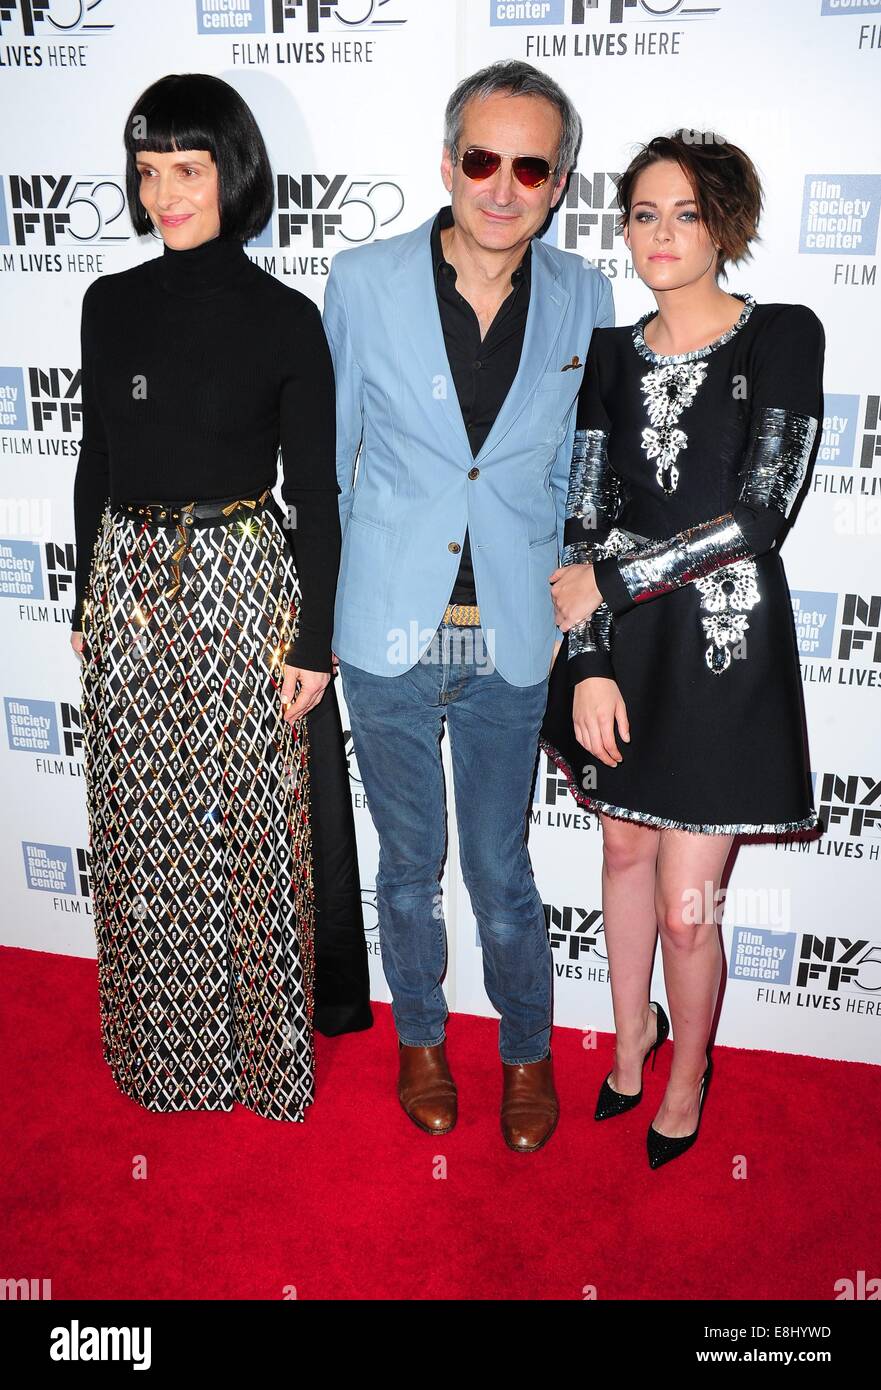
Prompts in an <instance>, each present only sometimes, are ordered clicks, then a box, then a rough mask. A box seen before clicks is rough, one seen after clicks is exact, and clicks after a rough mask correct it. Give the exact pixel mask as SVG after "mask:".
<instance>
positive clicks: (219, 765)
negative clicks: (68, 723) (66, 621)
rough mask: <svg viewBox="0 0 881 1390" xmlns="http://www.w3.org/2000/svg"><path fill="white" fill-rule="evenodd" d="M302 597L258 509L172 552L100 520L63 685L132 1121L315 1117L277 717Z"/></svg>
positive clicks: (156, 532)
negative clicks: (77, 663)
mask: <svg viewBox="0 0 881 1390" xmlns="http://www.w3.org/2000/svg"><path fill="white" fill-rule="evenodd" d="M184 534H186V537H187V541H186V544H185V546H184V547H181V537H182V536H183V535H184ZM182 549H183V551H184V553H183V554H181V551H182ZM178 581H179V582H178ZM299 596H300V591H299V585H298V581H297V574H296V570H295V567H294V561H293V556H292V554H291V550H290V547H289V545H288V543H287V538H286V536H285V532H284V529H283V525H282V514H281V511H280V509H279V508H278V506H277V504H276V503H275V502H274V500H273V499H271V498H270V499H269V502H268V503H267V504H261V503H259V502H258V503H257V505H256V506H255V507H252V508H251V509H250V510H249V509H248V507H247V506H246V505H243V504H242V503H239V504H237V505H236V506H235V507H234V508H233V509H232V511H231V513H230V515H228V516H221V517H220V518H219V519H213V520H210V521H209V520H207V519H203V520H201V521H200V520H198V519H196V520H194V521H193V523H192V524H191V525H190V526H189V527H188V529H187V531H186V533H184V532H183V531H182V530H181V529H180V528H174V527H170V526H168V525H160V524H156V523H155V522H154V520H153V518H152V517H149V518H148V520H144V518H143V517H140V516H138V515H137V514H132V513H131V512H130V511H125V510H124V509H121V508H113V507H111V505H110V504H108V506H107V509H106V510H105V513H104V516H103V520H102V524H101V529H100V532H99V536H98V539H97V542H96V545H95V551H94V555H93V560H92V568H91V574H90V580H89V589H88V595H87V601H86V605H85V614H84V617H83V636H84V649H83V662H82V667H81V686H82V717H83V743H84V755H85V779H86V790H87V805H88V817H89V832H90V878H91V890H92V902H93V909H94V917H95V933H96V941H97V952H98V976H99V1002H100V1014H101V1038H102V1049H103V1053H104V1057H105V1060H106V1061H107V1062H108V1064H109V1066H110V1069H111V1072H112V1074H113V1078H114V1080H115V1081H116V1084H117V1086H118V1087H119V1089H120V1090H121V1091H122V1092H123V1093H124V1094H125V1095H127V1096H130V1097H131V1098H132V1099H133V1100H135V1101H138V1102H139V1103H140V1104H141V1105H143V1106H145V1107H147V1108H148V1109H150V1110H157V1111H173V1110H230V1109H231V1108H232V1106H233V1104H234V1103H235V1102H237V1101H238V1102H240V1103H241V1104H242V1105H245V1106H247V1107H249V1108H250V1109H251V1110H253V1111H255V1113H257V1114H258V1115H263V1116H266V1117H267V1118H270V1119H278V1120H302V1119H303V1117H304V1109H305V1107H306V1106H307V1105H309V1104H310V1103H311V1102H312V1100H313V1098H314V1053H313V1012H314V889H313V875H312V853H311V833H310V817H309V767H308V735H307V731H306V727H305V724H304V722H303V721H302V720H301V721H300V722H299V724H298V725H297V726H295V727H293V728H292V727H291V726H290V725H289V724H287V723H286V722H285V720H284V719H283V718H282V709H281V701H280V690H281V681H282V677H283V656H284V652H285V650H286V648H287V644H288V642H289V641H290V640H291V638H292V636H293V635H294V634H295V632H296V628H297V621H298V619H297V614H298V606H299Z"/></svg>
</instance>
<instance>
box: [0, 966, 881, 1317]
mask: <svg viewBox="0 0 881 1390" xmlns="http://www.w3.org/2000/svg"><path fill="white" fill-rule="evenodd" d="M0 962H2V966H3V977H2V1017H3V1039H2V1043H3V1081H2V1087H3V1091H2V1105H3V1117H4V1121H5V1134H6V1144H5V1153H4V1160H3V1176H2V1182H3V1193H4V1198H5V1207H6V1218H5V1221H4V1227H5V1230H4V1235H3V1246H4V1248H3V1258H2V1266H3V1271H2V1272H3V1275H4V1276H5V1277H10V1278H11V1277H15V1278H25V1277H26V1278H35V1279H47V1278H49V1279H51V1281H52V1297H53V1299H65V1298H71V1299H79V1298H86V1299H97V1298H124V1299H168V1298H194V1299H230V1298H248V1299H272V1300H275V1299H281V1298H282V1297H284V1290H285V1288H286V1287H287V1286H290V1285H294V1286H295V1287H296V1290H297V1296H298V1297H299V1298H301V1299H307V1300H308V1299H382V1298H390V1299H399V1298H406V1299H428V1298H447V1299H581V1298H584V1297H585V1296H587V1295H586V1293H585V1292H584V1291H585V1290H589V1289H590V1288H591V1287H593V1288H595V1289H596V1296H597V1297H598V1298H601V1299H624V1298H640V1299H669V1298H674V1299H739V1298H744V1299H748V1298H760V1299H769V1298H785V1299H822V1300H824V1301H828V1300H831V1299H833V1298H834V1297H835V1293H834V1285H835V1283H836V1281H838V1280H840V1279H842V1278H851V1279H854V1280H856V1279H857V1277H858V1273H857V1272H858V1271H859V1270H865V1271H867V1272H868V1275H869V1276H870V1277H871V1276H873V1275H877V1273H878V1267H877V1266H878V1252H879V1238H878V1233H879V1216H881V1188H879V1184H878V1183H877V1181H876V1172H877V1162H878V1140H879V1114H881V1067H873V1066H867V1065H855V1064H843V1063H837V1062H827V1061H817V1060H814V1059H812V1058H808V1057H793V1056H784V1055H781V1054H778V1053H766V1052H742V1051H738V1050H737V1049H734V1048H721V1047H718V1048H717V1049H716V1051H715V1062H716V1068H715V1075H714V1079H713V1086H712V1088H711V1090H710V1093H709V1096H708V1099H707V1105H706V1110H705V1114H704V1119H703V1122H702V1126H701V1134H700V1138H699V1140H698V1143H697V1145H696V1146H695V1148H694V1149H692V1150H691V1151H690V1152H689V1153H688V1154H686V1155H685V1156H684V1157H683V1158H681V1159H678V1160H676V1161H675V1162H674V1163H671V1164H670V1165H669V1166H668V1167H665V1168H663V1169H660V1170H659V1171H658V1172H654V1173H653V1172H652V1171H651V1170H650V1169H649V1167H648V1163H647V1161H646V1157H645V1130H646V1128H647V1126H648V1123H649V1120H650V1119H651V1117H652V1115H653V1114H654V1111H655V1108H656V1106H657V1104H658V1102H659V1101H660V1098H661V1095H662V1092H663V1089H664V1085H665V1082H666V1077H667V1074H668V1069H669V1065H670V1055H671V1054H670V1049H669V1045H668V1046H667V1047H666V1048H665V1049H664V1050H663V1051H662V1052H661V1054H660V1059H659V1061H658V1066H657V1070H656V1072H655V1074H654V1075H652V1073H651V1072H650V1071H649V1070H648V1069H647V1070H646V1091H645V1096H644V1098H643V1102H642V1104H641V1105H640V1106H639V1107H638V1108H637V1109H636V1110H635V1111H633V1112H632V1113H631V1114H629V1115H627V1116H624V1117H621V1118H619V1119H615V1120H609V1121H606V1122H605V1123H603V1124H595V1123H594V1121H593V1118H592V1117H593V1106H594V1102H595V1098H596V1092H597V1090H598V1088H599V1085H600V1082H601V1080H602V1078H603V1076H604V1075H605V1074H606V1071H607V1070H608V1066H609V1064H610V1060H611V1051H612V1039H611V1037H610V1036H608V1035H604V1036H602V1037H601V1039H600V1045H599V1048H598V1049H597V1050H596V1051H585V1050H584V1049H583V1048H582V1045H581V1037H582V1035H581V1034H580V1033H579V1032H577V1031H575V1030H572V1029H557V1030H556V1031H555V1033H554V1059H555V1068H556V1079H557V1088H558V1091H559V1094H560V1103H561V1119H560V1124H559V1127H558V1129H557V1132H556V1134H555V1135H554V1137H553V1138H552V1140H551V1141H550V1143H549V1144H548V1146H547V1147H546V1148H545V1149H543V1150H542V1151H541V1152H539V1153H537V1154H531V1155H526V1154H514V1153H511V1152H509V1150H508V1149H507V1148H506V1147H505V1145H504V1143H503V1141H502V1137H501V1134H500V1131H499V1124H498V1099H499V1092H500V1067H499V1062H498V1053H497V1048H496V1037H497V1025H496V1023H495V1021H491V1020H488V1019H480V1018H473V1017H470V1016H467V1015H456V1016H454V1017H453V1018H451V1019H450V1022H449V1024H448V1054H449V1056H450V1059H451V1066H452V1069H453V1074H454V1076H455V1078H456V1080H457V1082H458V1086H459V1104H460V1119H459V1123H458V1125H457V1127H456V1129H455V1130H454V1131H453V1132H452V1134H450V1135H448V1136H446V1137H445V1138H443V1139H433V1138H432V1137H431V1136H430V1135H427V1134H422V1133H421V1132H420V1131H419V1130H417V1129H416V1128H415V1127H414V1126H413V1125H412V1124H411V1123H410V1121H409V1120H408V1119H407V1118H406V1116H405V1115H404V1113H403V1111H402V1110H401V1109H400V1106H399V1105H398V1102H397V1099H396V1098H395V1095H394V1075H395V1072H394V1068H395V1052H394V1030H393V1026H392V1020H391V1014H390V1012H389V1009H388V1008H387V1007H386V1006H383V1005H374V1008H375V1012H376V1016H377V1022H376V1025H375V1026H374V1028H373V1029H371V1030H369V1031H368V1032H366V1033H359V1034H354V1035H350V1036H346V1037H342V1038H334V1039H327V1038H322V1037H319V1038H318V1070H317V1094H318V1099H317V1101H316V1103H315V1105H313V1106H312V1108H311V1110H310V1112H309V1113H308V1116H307V1119H306V1120H305V1122H304V1123H303V1124H301V1125H299V1124H283V1123H278V1122H273V1121H271V1120H263V1119H260V1118H258V1117H256V1116H254V1115H252V1114H250V1113H249V1112H248V1111H246V1110H244V1109H243V1108H241V1107H237V1108H236V1109H235V1110H234V1111H233V1112H232V1113H230V1114H224V1113H188V1114H181V1115H153V1114H150V1113H149V1112H147V1111H145V1110H143V1109H142V1108H141V1107H140V1106H138V1105H137V1104H135V1103H134V1102H133V1101H130V1100H128V1099H127V1098H126V1097H124V1096H122V1095H121V1094H120V1093H119V1092H118V1091H117V1089H116V1086H115V1085H114V1083H113V1080H112V1078H111V1075H110V1071H109V1069H108V1068H107V1066H106V1064H105V1063H104V1061H103V1058H102V1056H101V1051H100V1043H99V1034H98V1001H97V983H96V966H95V963H94V962H93V961H87V960H78V959H73V958H71V957H67V956H53V955H47V954H44V953H40V952H36V951H24V950H14V949H10V948H0ZM138 1155H143V1156H144V1157H145V1158H146V1162H147V1170H148V1176H147V1179H146V1180H144V1181H135V1180H134V1179H133V1177H132V1170H133V1164H134V1163H135V1162H136V1160H137V1156H138ZM438 1155H442V1156H443V1159H445V1161H446V1177H444V1178H438V1177H437V1176H435V1174H436V1172H437V1168H438V1158H437V1156H438ZM738 1155H745V1157H746V1160H747V1164H748V1174H749V1176H748V1177H747V1178H746V1179H745V1180H740V1181H738V1180H735V1178H734V1177H733V1176H732V1171H733V1166H734V1164H735V1161H736V1159H737V1156H738Z"/></svg>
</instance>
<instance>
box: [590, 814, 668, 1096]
mask: <svg viewBox="0 0 881 1390" xmlns="http://www.w3.org/2000/svg"><path fill="white" fill-rule="evenodd" d="M601 820H602V825H603V920H604V922H605V933H606V950H607V951H608V956H609V972H610V975H611V981H612V1005H613V1008H614V1010H615V1065H614V1067H613V1069H612V1071H611V1072H610V1073H609V1076H610V1080H609V1085H610V1086H611V1087H612V1088H613V1090H615V1091H620V1092H621V1093H622V1094H623V1095H636V1094H637V1092H638V1091H639V1089H640V1087H641V1085H642V1062H643V1058H644V1057H645V1054H646V1053H647V1052H648V1050H649V1048H650V1047H651V1045H652V1043H653V1042H654V1040H655V1037H656V1036H657V1034H656V1029H657V1020H656V1016H655V1014H654V1012H653V1010H651V1009H650V1008H649V984H650V982H651V974H652V956H653V954H654V949H655V940H656V938H657V934H658V924H657V918H656V916H655V865H656V861H657V858H658V847H659V844H660V839H661V832H660V831H658V830H653V829H651V827H649V826H645V825H636V824H634V823H633V822H632V821H625V820H616V819H615V818H614V817H613V816H607V815H601Z"/></svg>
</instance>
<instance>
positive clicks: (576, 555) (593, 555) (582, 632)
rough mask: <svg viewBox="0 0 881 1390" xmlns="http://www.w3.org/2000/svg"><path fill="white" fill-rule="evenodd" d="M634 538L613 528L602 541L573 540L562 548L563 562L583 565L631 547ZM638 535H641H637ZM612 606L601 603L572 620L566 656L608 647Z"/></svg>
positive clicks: (608, 648) (626, 532) (602, 649)
mask: <svg viewBox="0 0 881 1390" xmlns="http://www.w3.org/2000/svg"><path fill="white" fill-rule="evenodd" d="M636 539H637V538H636V537H635V536H634V535H633V534H632V532H629V531H619V530H618V529H617V527H615V528H613V529H612V531H611V532H610V533H609V535H608V536H607V537H606V539H605V541H576V542H575V543H574V544H572V545H567V546H566V547H565V549H564V550H563V564H564V565H587V564H590V563H592V562H593V561H594V560H604V559H606V558H607V557H608V556H609V555H624V554H626V553H627V551H629V550H631V549H632V547H633V544H634V541H635V540H636ZM639 539H642V538H641V537H640V538H639ZM611 629H612V610H611V609H610V608H609V605H608V604H607V603H601V604H600V606H599V608H596V609H595V610H594V612H593V613H592V614H591V616H590V617H589V618H585V620H584V622H581V623H576V624H575V625H574V627H570V629H569V652H568V655H569V658H570V660H571V658H572V657H573V656H582V655H583V654H584V653H585V652H597V651H600V652H606V653H608V651H609V650H610V647H611V641H610V638H611Z"/></svg>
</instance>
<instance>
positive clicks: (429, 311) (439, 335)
mask: <svg viewBox="0 0 881 1390" xmlns="http://www.w3.org/2000/svg"><path fill="white" fill-rule="evenodd" d="M433 222H434V218H433V217H432V218H429V220H428V221H427V222H424V223H423V224H422V226H421V227H417V228H416V230H415V231H414V232H411V233H410V236H409V237H408V238H407V239H406V242H405V243H404V245H403V246H402V247H401V250H400V252H399V261H398V270H397V273H396V274H395V275H393V276H392V279H391V283H390V289H391V292H392V294H393V295H394V297H395V300H396V302H397V307H398V314H397V319H398V325H399V329H400V342H399V352H400V358H401V370H402V372H403V371H407V372H408V374H409V369H410V368H411V366H412V363H413V362H415V363H416V365H417V371H418V370H419V369H421V370H422V372H424V375H425V389H426V390H427V391H433V392H436V393H437V394H436V399H437V400H438V402H439V404H440V407H441V408H440V415H441V417H442V419H443V421H444V424H445V425H446V427H447V428H448V429H449V430H450V431H451V433H452V435H453V437H454V440H455V443H456V445H457V446H458V449H459V452H460V453H464V457H465V458H466V459H467V460H468V463H469V465H470V464H471V463H472V462H473V460H472V456H471V445H470V444H469V442H468V432H467V430H466V429H465V422H464V420H463V419H462V411H461V409H460V408H459V397H458V396H457V394H456V385H455V382H454V381H453V373H452V371H451V369H450V361H449V358H448V357H447V348H446V344H445V342H444V331H443V328H442V327H441V320H440V310H439V308H438V303H437V293H436V290H435V286H434V268H433V265H432V260H431V227H432V223H433ZM438 378H441V380H438Z"/></svg>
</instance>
